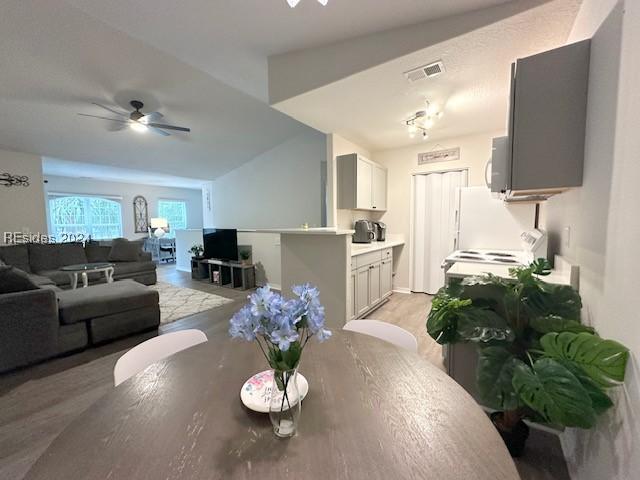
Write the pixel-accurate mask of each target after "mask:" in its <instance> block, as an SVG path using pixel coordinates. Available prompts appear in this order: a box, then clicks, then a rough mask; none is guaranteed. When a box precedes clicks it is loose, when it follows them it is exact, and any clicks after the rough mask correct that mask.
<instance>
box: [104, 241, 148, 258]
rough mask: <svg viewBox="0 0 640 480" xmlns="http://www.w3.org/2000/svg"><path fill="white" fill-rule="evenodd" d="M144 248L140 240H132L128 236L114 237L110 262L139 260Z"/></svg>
mask: <svg viewBox="0 0 640 480" xmlns="http://www.w3.org/2000/svg"><path fill="white" fill-rule="evenodd" d="M141 251H142V249H141V247H140V242H130V241H129V240H127V239H126V238H114V239H113V242H111V251H110V252H109V261H110V262H137V261H138V260H139V258H140V253H141Z"/></svg>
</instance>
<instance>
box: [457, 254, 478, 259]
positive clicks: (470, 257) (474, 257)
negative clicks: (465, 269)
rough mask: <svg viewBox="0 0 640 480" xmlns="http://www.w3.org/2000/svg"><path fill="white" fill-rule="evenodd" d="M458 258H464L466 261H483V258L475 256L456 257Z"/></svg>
mask: <svg viewBox="0 0 640 480" xmlns="http://www.w3.org/2000/svg"><path fill="white" fill-rule="evenodd" d="M456 258H462V259H466V260H482V257H477V256H474V255H456Z"/></svg>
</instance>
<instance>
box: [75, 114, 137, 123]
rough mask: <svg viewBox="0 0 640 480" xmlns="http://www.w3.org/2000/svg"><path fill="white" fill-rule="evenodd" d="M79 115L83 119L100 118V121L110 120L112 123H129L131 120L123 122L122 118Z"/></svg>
mask: <svg viewBox="0 0 640 480" xmlns="http://www.w3.org/2000/svg"><path fill="white" fill-rule="evenodd" d="M78 115H80V116H82V117H91V118H99V119H100V120H109V121H111V122H119V123H129V120H122V119H121V118H109V117H100V116H98V115H89V114H87V113H79V114H78Z"/></svg>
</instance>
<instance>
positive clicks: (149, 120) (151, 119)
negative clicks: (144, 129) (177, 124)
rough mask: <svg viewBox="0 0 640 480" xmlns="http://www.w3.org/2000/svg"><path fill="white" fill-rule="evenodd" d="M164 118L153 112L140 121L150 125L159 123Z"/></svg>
mask: <svg viewBox="0 0 640 480" xmlns="http://www.w3.org/2000/svg"><path fill="white" fill-rule="evenodd" d="M163 118H164V115H162V114H161V113H160V112H151V113H147V114H145V116H144V117H142V118H141V119H140V120H138V121H139V122H142V123H146V124H149V123H154V122H158V121H160V120H162V119H163Z"/></svg>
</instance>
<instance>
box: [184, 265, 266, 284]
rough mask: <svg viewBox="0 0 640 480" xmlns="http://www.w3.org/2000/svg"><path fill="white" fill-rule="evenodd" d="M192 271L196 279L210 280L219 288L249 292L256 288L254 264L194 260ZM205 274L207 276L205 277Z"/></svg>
mask: <svg viewBox="0 0 640 480" xmlns="http://www.w3.org/2000/svg"><path fill="white" fill-rule="evenodd" d="M191 271H192V276H194V275H196V276H197V277H194V278H203V279H204V278H208V279H209V281H210V282H211V283H213V284H214V285H217V286H219V287H226V288H239V289H242V290H248V289H250V288H255V286H256V268H255V265H253V264H243V263H241V262H230V261H225V260H215V259H205V258H203V259H195V258H192V259H191ZM194 272H195V273H194ZM205 272H206V275H203V273H205Z"/></svg>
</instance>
